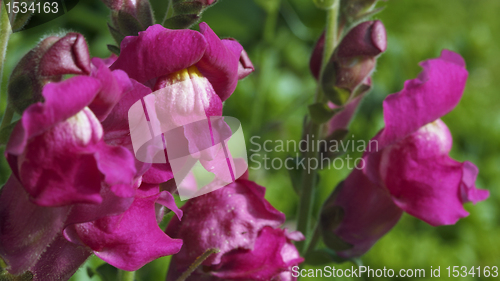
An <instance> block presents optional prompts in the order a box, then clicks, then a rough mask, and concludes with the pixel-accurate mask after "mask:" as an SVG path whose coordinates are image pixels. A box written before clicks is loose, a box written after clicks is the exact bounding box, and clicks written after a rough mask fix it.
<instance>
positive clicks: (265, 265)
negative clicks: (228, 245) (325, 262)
mask: <svg viewBox="0 0 500 281" xmlns="http://www.w3.org/2000/svg"><path fill="white" fill-rule="evenodd" d="M287 245H289V246H291V247H293V245H292V244H289V242H288V241H287V238H286V236H285V235H284V231H283V230H282V229H273V228H271V227H268V226H267V227H264V228H263V229H262V230H261V232H260V233H259V236H258V237H257V239H256V240H255V245H254V248H253V250H234V251H232V252H229V253H227V254H225V255H224V256H223V257H222V260H221V263H220V267H219V266H216V269H215V271H213V272H211V274H213V275H215V276H217V277H220V278H223V279H231V280H240V279H241V280H262V281H267V280H271V279H272V278H273V277H275V276H277V275H279V274H280V272H282V271H287V270H288V269H289V266H290V265H292V264H295V265H296V264H298V263H300V262H302V261H303V260H304V259H302V258H300V257H299V255H298V252H297V250H296V249H295V251H294V252H293V253H292V252H291V251H290V249H288V248H287ZM293 248H295V247H293ZM283 253H284V254H285V255H286V257H284V256H283ZM285 258H286V259H287V262H285V260H284V259H285Z"/></svg>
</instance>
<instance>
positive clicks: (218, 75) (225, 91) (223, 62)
mask: <svg viewBox="0 0 500 281" xmlns="http://www.w3.org/2000/svg"><path fill="white" fill-rule="evenodd" d="M200 32H201V34H203V36H205V40H206V41H207V49H206V51H205V54H204V55H203V57H202V58H201V60H200V61H199V62H197V63H196V67H198V69H199V70H200V72H201V73H202V74H203V76H205V77H207V78H208V80H209V81H210V83H211V84H212V86H213V88H214V90H215V92H216V93H217V95H219V97H220V99H221V100H222V101H225V100H226V99H227V98H229V96H231V94H232V93H233V92H234V89H236V84H237V83H238V65H239V61H240V55H241V51H242V50H243V47H242V46H241V45H240V44H239V43H238V42H236V41H227V42H226V43H225V44H224V42H223V41H222V40H220V39H219V37H217V35H216V34H215V33H214V32H213V30H212V29H210V27H209V26H208V24H206V23H204V22H202V23H200Z"/></svg>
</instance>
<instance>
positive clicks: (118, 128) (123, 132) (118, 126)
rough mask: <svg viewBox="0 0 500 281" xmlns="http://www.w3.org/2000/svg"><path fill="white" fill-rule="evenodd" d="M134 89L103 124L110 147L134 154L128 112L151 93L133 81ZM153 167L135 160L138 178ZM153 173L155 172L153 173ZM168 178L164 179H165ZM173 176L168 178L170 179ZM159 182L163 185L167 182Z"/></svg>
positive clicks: (126, 94) (124, 97) (114, 108)
mask: <svg viewBox="0 0 500 281" xmlns="http://www.w3.org/2000/svg"><path fill="white" fill-rule="evenodd" d="M131 82H132V89H131V90H130V91H128V92H127V93H125V95H124V96H123V97H122V98H121V99H120V101H119V102H118V103H117V104H116V105H115V106H114V107H113V109H112V110H111V112H110V113H109V115H108V116H107V117H106V119H105V120H104V121H103V122H102V126H103V129H104V137H103V139H104V141H105V142H106V143H107V144H109V145H115V146H123V147H125V148H126V149H128V150H129V151H130V152H133V151H134V150H133V147H132V140H131V138H130V127H129V123H128V122H129V121H128V111H129V109H130V107H131V106H132V105H133V104H134V103H135V102H137V101H138V100H140V99H141V98H142V97H144V96H146V95H148V94H150V93H151V89H150V88H148V87H146V86H144V85H142V84H141V83H139V82H137V81H135V80H131ZM150 166H151V164H149V163H143V162H140V161H137V160H136V159H135V167H136V171H137V176H140V175H143V174H144V173H145V172H146V171H147V170H148V169H149V167H150ZM151 173H153V172H151ZM151 173H150V174H151ZM165 178H166V177H162V179H165ZM171 178H173V176H170V177H168V179H171ZM168 179H166V180H163V181H159V182H157V183H162V182H165V181H167V180H168Z"/></svg>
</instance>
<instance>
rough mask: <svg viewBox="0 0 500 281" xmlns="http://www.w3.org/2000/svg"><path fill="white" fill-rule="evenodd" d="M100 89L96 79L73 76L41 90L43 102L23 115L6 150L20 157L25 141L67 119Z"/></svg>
mask: <svg viewBox="0 0 500 281" xmlns="http://www.w3.org/2000/svg"><path fill="white" fill-rule="evenodd" d="M100 87H101V83H99V81H98V80H97V79H94V78H91V77H86V76H76V77H72V78H70V79H68V80H65V81H62V82H59V83H49V84H47V85H46V86H45V87H44V88H43V97H44V98H45V102H44V103H36V104H33V105H31V106H30V107H28V108H27V109H26V111H25V112H24V113H23V117H22V119H21V122H19V124H20V125H18V126H22V127H21V128H22V129H21V128H19V129H18V130H16V131H17V132H18V135H17V136H15V137H13V138H11V139H10V140H9V143H8V144H7V148H6V151H7V152H8V153H11V154H15V155H19V154H20V153H22V151H23V149H24V145H26V141H27V139H28V138H31V137H33V136H35V135H38V134H41V133H43V132H44V131H46V130H48V129H50V128H51V127H52V126H54V125H56V124H57V123H59V122H62V121H64V120H66V119H68V118H69V117H71V116H74V115H75V114H77V113H78V112H80V111H81V110H82V109H83V108H84V107H85V106H87V105H88V104H90V103H91V102H92V100H93V99H94V97H95V96H96V94H97V93H98V91H99V89H100Z"/></svg>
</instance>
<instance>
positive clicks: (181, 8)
mask: <svg viewBox="0 0 500 281" xmlns="http://www.w3.org/2000/svg"><path fill="white" fill-rule="evenodd" d="M173 7H174V15H199V14H200V13H201V11H202V10H203V4H201V2H197V1H193V2H184V3H179V4H174V6H173Z"/></svg>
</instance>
